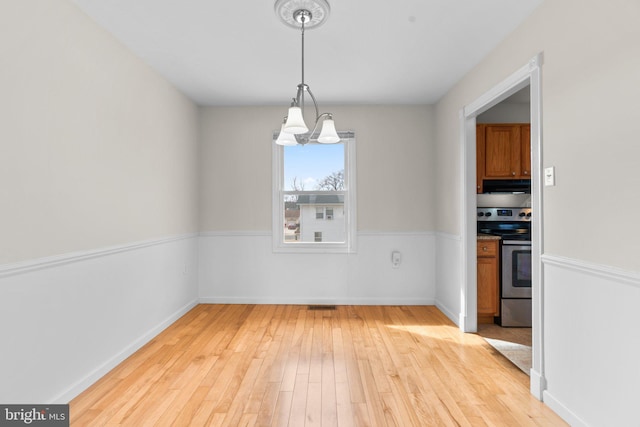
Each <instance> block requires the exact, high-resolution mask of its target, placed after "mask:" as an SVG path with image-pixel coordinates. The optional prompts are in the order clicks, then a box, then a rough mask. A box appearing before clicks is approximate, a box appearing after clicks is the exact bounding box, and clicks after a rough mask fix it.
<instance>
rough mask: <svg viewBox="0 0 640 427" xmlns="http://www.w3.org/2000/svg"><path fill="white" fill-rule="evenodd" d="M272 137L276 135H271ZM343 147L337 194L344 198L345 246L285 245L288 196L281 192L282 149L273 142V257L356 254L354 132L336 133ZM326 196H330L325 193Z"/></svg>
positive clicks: (317, 244)
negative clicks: (341, 178)
mask: <svg viewBox="0 0 640 427" xmlns="http://www.w3.org/2000/svg"><path fill="white" fill-rule="evenodd" d="M274 135H275V133H274ZM338 135H340V138H342V144H343V145H344V163H345V166H344V174H345V190H344V191H343V192H342V191H341V192H340V193H343V194H344V195H345V200H344V206H345V212H344V215H345V223H346V236H345V242H344V243H326V242H324V243H314V242H299V243H296V244H287V243H284V241H283V237H282V236H283V235H284V228H283V227H284V221H283V218H284V206H283V203H282V201H283V197H284V195H285V194H286V193H287V192H288V191H285V190H284V182H283V180H284V177H283V161H284V147H283V146H281V145H278V144H276V143H275V138H274V140H273V141H272V150H271V159H272V160H271V165H272V166H271V168H272V190H271V196H272V198H271V203H272V208H271V211H272V216H271V230H272V236H273V238H272V250H273V252H274V253H297V254H300V253H314V254H315V253H356V252H357V232H356V229H357V227H356V218H357V194H356V187H357V184H356V176H357V174H356V138H355V135H354V133H353V132H338ZM327 194H331V193H330V192H327Z"/></svg>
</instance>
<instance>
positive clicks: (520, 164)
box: [476, 123, 531, 193]
mask: <svg viewBox="0 0 640 427" xmlns="http://www.w3.org/2000/svg"><path fill="white" fill-rule="evenodd" d="M530 135H531V126H530V125H529V124H528V123H510V124H479V125H477V128H476V160H477V162H476V172H477V190H478V193H482V181H483V180H485V179H531V137H530Z"/></svg>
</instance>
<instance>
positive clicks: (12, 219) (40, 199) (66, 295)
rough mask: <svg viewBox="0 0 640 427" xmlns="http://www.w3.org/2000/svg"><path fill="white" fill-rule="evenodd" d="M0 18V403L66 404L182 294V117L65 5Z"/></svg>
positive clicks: (188, 298)
mask: <svg viewBox="0 0 640 427" xmlns="http://www.w3.org/2000/svg"><path fill="white" fill-rule="evenodd" d="M1 9H2V12H1V13H0V29H1V30H0V33H1V37H0V52H1V53H2V54H1V55H0V94H1V101H0V200H2V208H1V209H0V236H1V237H0V336H1V337H2V340H3V341H2V343H3V344H2V350H1V351H0V378H1V380H0V401H1V402H4V403H25V402H32V403H38V402H40V403H45V402H52V401H58V402H66V401H68V400H69V399H70V398H71V397H73V396H74V395H75V393H77V392H79V391H81V389H82V388H83V387H84V386H86V385H88V384H89V383H90V382H91V381H92V380H95V379H97V377H98V376H99V375H100V374H101V373H104V372H106V370H107V369H108V367H110V366H113V364H115V363H117V362H118V361H119V360H121V359H122V358H123V357H126V355H128V354H129V353H130V352H131V351H134V350H135V349H136V348H137V347H139V346H140V345H142V344H144V342H146V340H148V339H150V338H151V337H152V336H153V335H154V334H155V333H157V332H159V330H161V329H162V328H163V327H165V326H166V325H167V324H168V323H169V322H170V321H171V320H172V319H175V318H176V316H178V315H179V314H180V313H182V312H184V310H186V309H187V308H188V307H189V306H190V305H191V304H193V303H194V302H195V300H196V298H197V284H196V265H195V262H196V260H197V258H196V253H195V251H196V249H197V241H196V240H197V239H196V238H195V233H196V232H197V230H198V217H197V216H198V210H197V193H198V181H197V179H198V176H197V156H198V151H197V150H198V144H197V142H198V126H197V120H198V115H197V107H196V106H195V105H194V104H193V103H192V102H190V101H189V100H188V99H186V98H185V97H184V96H183V95H181V94H180V93H178V92H177V91H176V90H175V89H174V88H172V87H171V86H170V85H169V84H168V83H167V82H165V81H164V80H162V79H161V78H160V77H158V76H157V75H156V74H154V73H153V72H152V71H151V70H150V69H149V68H148V67H147V66H146V65H144V64H143V63H142V62H141V61H140V60H139V59H137V58H136V57H134V56H133V55H132V54H131V53H130V52H129V51H127V50H126V49H124V47H123V46H121V45H120V44H119V43H118V42H116V41H115V39H113V37H111V36H110V35H108V34H107V33H106V32H104V31H103V30H101V29H100V28H99V27H98V26H97V25H96V24H95V23H93V22H92V21H91V20H90V19H89V18H88V17H87V16H85V15H84V14H83V13H82V12H80V11H79V9H78V8H77V7H76V6H74V5H73V4H72V3H71V2H69V1H65V0H47V1H23V0H7V1H3V3H2V7H1Z"/></svg>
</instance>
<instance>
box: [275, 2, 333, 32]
mask: <svg viewBox="0 0 640 427" xmlns="http://www.w3.org/2000/svg"><path fill="white" fill-rule="evenodd" d="M274 10H275V12H276V15H278V18H280V20H281V21H282V22H284V23H285V24H286V25H288V26H290V27H293V28H296V29H300V21H299V20H297V18H296V12H297V11H300V10H305V11H309V12H310V20H309V21H307V22H305V23H304V28H305V29H306V30H310V29H312V28H315V27H319V26H320V25H322V24H323V23H324V21H326V20H327V18H328V17H329V13H330V12H331V7H330V6H329V3H328V2H327V1H326V0H276V3H275V6H274Z"/></svg>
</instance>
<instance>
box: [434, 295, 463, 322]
mask: <svg viewBox="0 0 640 427" xmlns="http://www.w3.org/2000/svg"><path fill="white" fill-rule="evenodd" d="M435 306H436V307H438V310H440V311H441V312H443V313H444V315H445V316H447V317H448V318H449V320H451V321H452V322H453V323H455V324H456V326H458V327H460V323H459V322H460V319H459V318H458V316H456V314H455V313H454V312H453V310H451V309H449V307H447V306H446V305H444V304H443V303H442V302H441V301H440V300H437V299H436V301H435Z"/></svg>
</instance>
